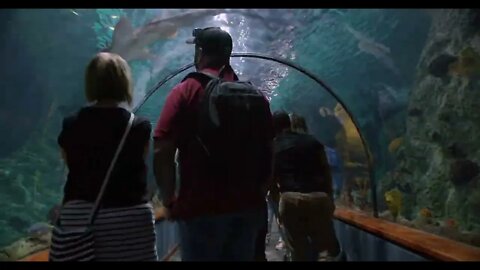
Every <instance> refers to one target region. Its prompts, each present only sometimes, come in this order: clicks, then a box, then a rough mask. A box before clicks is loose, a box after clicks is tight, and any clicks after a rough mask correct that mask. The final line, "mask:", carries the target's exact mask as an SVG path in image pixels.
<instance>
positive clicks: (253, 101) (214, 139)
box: [183, 72, 272, 173]
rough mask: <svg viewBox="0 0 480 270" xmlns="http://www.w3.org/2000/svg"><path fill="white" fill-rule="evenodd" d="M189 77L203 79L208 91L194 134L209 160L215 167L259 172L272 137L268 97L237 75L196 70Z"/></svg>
mask: <svg viewBox="0 0 480 270" xmlns="http://www.w3.org/2000/svg"><path fill="white" fill-rule="evenodd" d="M220 74H222V73H220ZM220 76H221V75H220ZM188 78H194V79H196V80H197V81H199V82H200V83H201V84H202V86H203V87H204V91H205V92H204V96H203V97H202V100H201V101H200V104H199V110H198V112H199V113H198V116H197V117H198V118H197V134H195V136H194V137H195V140H196V141H197V142H198V143H199V145H200V146H201V148H202V149H203V150H204V153H205V157H206V159H207V163H208V164H210V165H211V166H213V167H214V168H215V170H218V169H219V168H223V169H225V170H227V171H228V172H230V173H231V172H232V170H233V171H237V172H238V170H239V169H241V168H245V169H248V170H250V169H253V171H257V169H259V168H256V167H258V166H259V165H260V164H261V163H262V162H259V159H262V158H264V157H265V151H267V150H266V145H267V144H268V142H269V141H271V140H272V138H271V134H270V133H271V132H272V131H271V125H272V124H271V114H270V107H269V103H268V101H267V100H266V98H265V96H264V95H263V94H262V92H261V91H260V90H259V89H258V88H257V87H255V86H254V85H252V84H251V83H250V82H244V81H239V80H238V78H237V77H235V80H236V81H233V82H229V81H224V80H223V79H222V78H220V77H216V76H213V75H211V74H208V73H201V72H193V73H190V74H188V75H187V76H186V77H185V78H184V79H183V80H186V79H188ZM269 121H270V122H269ZM239 160H241V161H240V162H239ZM232 161H235V163H237V164H233V163H232ZM238 163H240V164H238Z"/></svg>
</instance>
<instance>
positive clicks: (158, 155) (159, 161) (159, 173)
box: [153, 139, 176, 207]
mask: <svg viewBox="0 0 480 270" xmlns="http://www.w3.org/2000/svg"><path fill="white" fill-rule="evenodd" d="M175 150H176V148H175V143H174V141H173V140H171V139H156V140H155V142H154V150H153V151H154V152H153V153H154V155H153V172H154V174H155V179H156V182H157V185H158V187H159V189H160V195H161V198H162V201H163V205H165V206H166V207H169V206H171V204H172V202H173V201H174V197H175Z"/></svg>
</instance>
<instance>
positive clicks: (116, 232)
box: [60, 201, 157, 261]
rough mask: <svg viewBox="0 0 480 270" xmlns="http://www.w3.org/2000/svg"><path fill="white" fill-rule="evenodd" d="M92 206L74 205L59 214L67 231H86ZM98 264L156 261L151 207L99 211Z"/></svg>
mask: <svg viewBox="0 0 480 270" xmlns="http://www.w3.org/2000/svg"><path fill="white" fill-rule="evenodd" d="M92 206H93V204H92V203H88V202H85V201H71V202H68V203H67V204H65V205H64V206H63V208H62V210H61V211H60V224H61V225H62V227H64V228H65V229H71V228H75V227H80V226H81V227H84V226H85V225H86V222H87V219H88V216H89V214H90V212H91V210H92ZM92 229H93V234H94V238H95V256H96V260H97V261H156V260H157V251H156V245H155V240H156V237H155V216H154V214H153V208H152V206H151V205H150V204H140V205H136V206H131V207H122V208H105V209H100V210H99V212H98V214H97V216H96V218H95V221H94V224H93V228H92Z"/></svg>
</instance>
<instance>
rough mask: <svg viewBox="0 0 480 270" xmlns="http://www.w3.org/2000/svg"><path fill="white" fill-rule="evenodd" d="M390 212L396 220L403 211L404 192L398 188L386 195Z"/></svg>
mask: <svg viewBox="0 0 480 270" xmlns="http://www.w3.org/2000/svg"><path fill="white" fill-rule="evenodd" d="M384 196H385V202H386V203H387V206H388V210H389V211H390V213H391V214H392V216H393V219H394V220H396V219H397V217H398V215H399V214H400V212H401V210H402V192H401V191H400V190H398V189H397V188H394V189H391V190H389V191H387V192H385V194H384Z"/></svg>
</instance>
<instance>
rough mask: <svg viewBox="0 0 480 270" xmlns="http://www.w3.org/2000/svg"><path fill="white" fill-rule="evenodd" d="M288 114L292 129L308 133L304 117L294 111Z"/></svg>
mask: <svg viewBox="0 0 480 270" xmlns="http://www.w3.org/2000/svg"><path fill="white" fill-rule="evenodd" d="M288 116H290V123H291V126H292V130H293V131H295V132H298V133H308V128H307V123H306V122H305V118H303V117H302V116H300V115H298V114H295V113H291V114H289V115H288Z"/></svg>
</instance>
